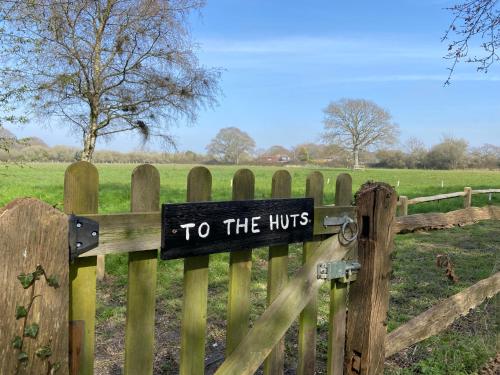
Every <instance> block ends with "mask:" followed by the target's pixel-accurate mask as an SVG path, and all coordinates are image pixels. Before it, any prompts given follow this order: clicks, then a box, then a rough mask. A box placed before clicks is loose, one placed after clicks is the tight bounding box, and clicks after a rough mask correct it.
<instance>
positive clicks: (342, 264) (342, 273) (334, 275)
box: [318, 260, 361, 283]
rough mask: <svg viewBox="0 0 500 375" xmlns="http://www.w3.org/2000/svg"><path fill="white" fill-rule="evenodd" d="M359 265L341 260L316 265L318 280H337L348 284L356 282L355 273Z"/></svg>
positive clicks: (359, 267)
mask: <svg viewBox="0 0 500 375" xmlns="http://www.w3.org/2000/svg"><path fill="white" fill-rule="evenodd" d="M360 269H361V264H359V263H358V262H355V261H345V260H341V261H338V262H326V263H319V264H318V279H325V280H338V281H340V282H342V283H349V282H351V281H354V280H356V275H357V271H358V270H360Z"/></svg>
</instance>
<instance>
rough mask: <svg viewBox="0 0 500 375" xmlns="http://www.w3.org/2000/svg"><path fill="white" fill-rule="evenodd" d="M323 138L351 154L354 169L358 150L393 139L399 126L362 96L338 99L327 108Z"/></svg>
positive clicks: (384, 111)
mask: <svg viewBox="0 0 500 375" xmlns="http://www.w3.org/2000/svg"><path fill="white" fill-rule="evenodd" d="M323 112H324V113H325V119H324V125H325V133H323V135H322V138H323V141H325V142H326V143H329V144H336V145H339V146H341V147H343V148H344V149H346V150H349V151H350V152H351V153H352V156H353V161H354V165H353V167H354V168H358V167H359V153H360V152H361V151H363V150H367V149H368V148H376V147H378V146H381V145H387V144H391V143H393V142H395V140H396V138H397V135H398V133H399V127H398V126H397V125H396V124H394V123H393V122H392V116H391V114H390V113H389V112H388V111H386V110H385V109H383V108H380V107H379V106H378V105H376V104H375V103H373V102H371V101H369V100H364V99H341V100H339V101H337V102H332V103H330V104H329V105H328V107H326V108H325V109H324V110H323Z"/></svg>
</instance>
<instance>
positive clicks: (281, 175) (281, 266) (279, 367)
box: [264, 170, 292, 375]
mask: <svg viewBox="0 0 500 375" xmlns="http://www.w3.org/2000/svg"><path fill="white" fill-rule="evenodd" d="M291 195H292V176H290V173H288V171H285V170H281V171H277V172H275V173H274V175H273V182H272V188H271V197H272V198H290V197H291ZM287 282H288V245H276V246H269V263H268V275H267V306H269V305H271V303H272V302H273V301H274V299H275V298H276V297H277V296H278V295H279V294H280V291H281V289H283V287H284V286H285V285H286V283H287ZM284 362H285V339H284V338H282V339H281V340H280V341H279V342H278V344H277V345H276V346H275V347H274V349H273V350H272V351H271V353H270V354H269V356H268V357H267V359H266V361H265V362H264V374H265V375H281V374H283V371H284Z"/></svg>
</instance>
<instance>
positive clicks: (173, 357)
mask: <svg viewBox="0 0 500 375" xmlns="http://www.w3.org/2000/svg"><path fill="white" fill-rule="evenodd" d="M66 166H67V165H63V164H32V165H31V164H30V165H24V166H22V167H20V166H9V167H8V168H4V169H1V170H0V204H1V205H4V204H5V203H7V202H8V201H10V200H12V199H13V198H15V197H21V196H34V197H37V198H40V199H42V200H44V201H46V202H49V203H51V204H57V205H58V207H61V208H62V201H63V181H64V170H65V168H66ZM134 167H135V166H133V165H97V168H98V170H99V174H100V193H99V194H100V196H99V210H100V212H103V213H104V212H124V211H128V210H129V207H130V174H131V172H132V170H133V168H134ZM191 167H192V166H188V165H160V166H158V169H159V171H160V175H161V201H162V202H183V201H184V200H185V195H186V187H185V186H186V176H187V174H188V171H189V169H190V168H191ZM249 168H250V169H252V170H253V171H254V173H255V176H256V198H267V197H269V196H270V191H271V178H272V174H273V173H274V171H276V170H277V169H279V168H276V167H249ZM209 169H210V170H211V171H212V174H213V194H212V197H213V200H226V199H230V197H231V178H232V175H233V174H234V172H235V171H236V170H237V169H238V167H233V166H210V167H209ZM287 169H288V170H289V171H290V173H291V175H292V178H293V180H292V181H293V195H294V196H296V197H300V196H303V195H304V192H305V181H306V177H307V175H308V174H309V173H310V172H311V171H313V170H320V171H321V172H322V173H323V175H324V178H325V184H326V185H325V203H332V202H333V198H334V187H335V177H336V176H337V175H338V174H339V173H343V172H348V173H351V175H352V176H353V190H354V191H356V190H357V188H358V187H359V186H360V185H361V184H362V183H363V182H365V181H367V180H376V181H384V182H388V183H389V184H391V185H394V186H397V185H398V181H399V187H397V190H398V193H399V194H400V195H407V196H409V197H410V198H412V197H417V196H426V195H434V194H438V193H446V192H455V191H463V188H464V186H471V187H472V188H473V189H480V188H499V187H500V172H493V171H468V170H466V171H423V170H370V169H368V170H365V171H354V172H353V171H349V170H344V169H327V168H324V169H317V168H298V167H290V168H287ZM442 183H443V184H444V187H441V184H442ZM487 199H488V197H487V196H486V195H481V196H473V205H474V206H481V205H484V204H487V203H488V202H487ZM462 202H463V200H462V198H455V199H449V200H446V201H441V202H433V203H427V204H420V205H414V206H410V214H411V213H416V212H436V211H443V212H444V211H450V210H453V209H457V208H461V206H462ZM491 203H493V204H497V205H498V204H500V194H496V195H493V200H492V202H491ZM499 249H500V224H499V223H498V222H483V223H480V224H476V225H473V226H468V227H464V228H453V229H450V230H445V231H435V232H423V233H415V234H407V235H398V236H397V237H396V251H395V252H394V254H395V255H394V260H393V268H394V273H393V277H392V280H391V305H390V311H389V320H388V328H389V329H390V330H392V329H394V328H396V327H397V326H399V325H401V324H403V323H404V322H406V321H408V320H409V319H411V317H413V316H416V315H418V314H419V313H421V312H423V311H425V310H426V309H427V308H429V307H431V306H432V305H433V304H435V303H436V302H437V301H439V300H440V299H443V298H446V297H448V296H451V295H452V294H454V293H457V292H458V291H460V290H462V289H464V288H466V287H468V286H470V285H472V284H474V283H475V282H477V281H479V280H481V279H483V278H485V277H487V276H489V275H490V274H491V273H492V272H495V271H497V270H498V265H497V264H496V263H495V256H496V254H498V251H499ZM437 254H449V256H450V257H451V259H452V261H453V263H454V264H455V266H456V272H457V275H458V276H459V278H460V281H459V282H458V283H457V284H454V283H452V282H451V281H449V280H448V279H447V278H446V277H445V275H444V271H443V270H440V269H438V268H437V267H436V266H435V259H436V255H437ZM228 258H229V257H228V255H227V254H217V255H213V256H211V258H210V271H209V281H210V287H209V297H210V298H209V306H208V330H207V337H208V340H207V363H211V364H210V365H208V366H207V373H212V372H213V370H214V369H215V368H216V366H217V365H218V364H219V363H220V358H221V356H222V354H223V353H224V341H225V312H226V303H227V283H228ZM253 261H254V266H253V269H252V293H251V295H252V301H251V303H252V311H251V319H252V321H254V320H255V319H257V318H258V316H260V314H261V313H262V312H263V311H264V309H265V300H266V275H267V250H266V249H257V250H255V251H254V252H253ZM300 264H301V246H298V245H293V246H291V247H290V275H291V274H293V272H294V270H296V269H298V268H299V267H300ZM182 268H183V263H182V261H179V260H175V261H168V262H163V261H160V262H159V269H158V271H159V272H158V289H157V296H158V302H157V319H156V332H157V333H156V339H157V343H158V345H157V353H156V357H155V374H175V373H177V368H178V367H177V366H178V364H177V363H178V362H177V361H178V354H179V353H178V350H179V348H178V346H179V344H180V340H179V336H178V335H179V315H180V311H181V307H182ZM106 269H107V272H108V275H107V277H106V279H105V280H104V281H103V282H101V283H99V284H98V303H97V304H98V307H97V322H98V323H97V328H96V331H97V347H96V374H103V375H104V374H121V370H120V369H121V366H122V363H123V349H124V348H123V345H124V344H123V339H124V322H125V314H126V311H125V301H126V283H127V256H126V255H121V256H107V257H106ZM318 300H319V327H318V334H319V339H318V356H319V359H320V360H319V364H318V369H317V373H318V374H323V373H325V364H326V342H327V340H326V330H327V318H328V290H327V288H323V289H322V290H321V291H320V296H319V299H318ZM494 312H495V309H494V305H493V304H492V303H491V302H486V303H485V304H483V305H481V307H480V308H478V309H476V310H474V312H473V313H472V314H469V315H468V316H467V317H464V318H461V319H460V320H458V321H457V322H456V323H454V324H453V325H452V327H450V328H449V329H447V330H445V331H444V332H443V333H441V334H439V335H437V336H435V337H432V338H430V339H428V340H425V341H423V342H422V343H419V344H417V345H415V346H413V347H411V348H409V349H407V350H405V351H403V352H401V353H398V354H397V355H395V356H394V357H393V358H391V359H390V360H389V361H388V362H387V366H386V373H388V374H391V375H396V374H398V375H403V374H404V375H406V374H415V373H418V374H436V375H437V374H450V375H451V374H473V373H475V372H477V371H478V370H479V369H480V368H481V367H482V365H483V364H484V363H485V362H486V361H487V359H488V358H490V357H492V356H493V355H494V353H495V332H497V331H496V330H498V327H496V328H492V327H495V320H494V317H495V314H494ZM297 329H298V328H297V325H296V324H295V325H293V326H292V327H291V329H290V330H289V332H288V333H287V340H286V343H287V347H286V349H287V350H286V365H287V368H290V369H293V368H294V367H295V366H296V355H297V343H296V337H297ZM287 373H289V374H293V373H294V372H293V370H290V371H289V372H287Z"/></svg>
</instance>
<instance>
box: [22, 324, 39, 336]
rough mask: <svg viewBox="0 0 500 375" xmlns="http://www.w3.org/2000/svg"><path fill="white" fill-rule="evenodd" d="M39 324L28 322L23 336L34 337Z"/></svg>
mask: <svg viewBox="0 0 500 375" xmlns="http://www.w3.org/2000/svg"><path fill="white" fill-rule="evenodd" d="M39 328H40V327H39V326H38V324H37V323H33V324H30V325H28V326H26V328H24V336H26V337H31V338H33V339H36V336H37V335H38V330H39Z"/></svg>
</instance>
